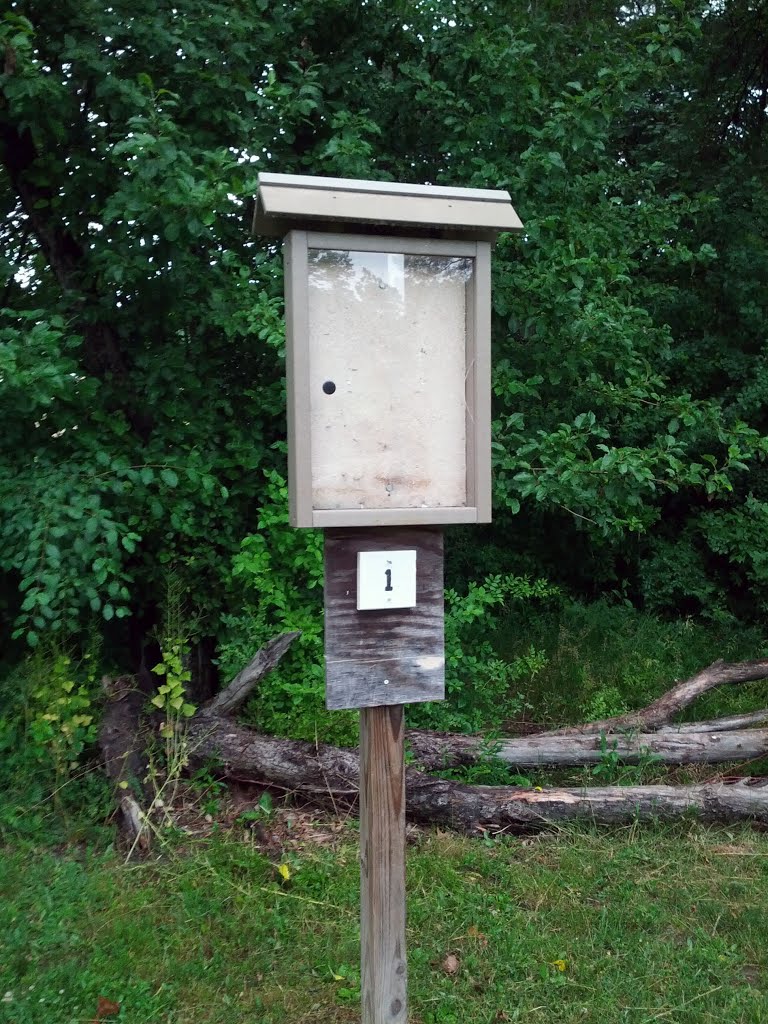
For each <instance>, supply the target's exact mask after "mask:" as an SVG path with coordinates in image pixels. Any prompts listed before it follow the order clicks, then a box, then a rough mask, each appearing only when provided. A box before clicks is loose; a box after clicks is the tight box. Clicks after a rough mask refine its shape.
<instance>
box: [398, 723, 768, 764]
mask: <svg viewBox="0 0 768 1024" xmlns="http://www.w3.org/2000/svg"><path fill="white" fill-rule="evenodd" d="M406 739H407V742H408V746H409V749H410V750H411V752H412V753H413V755H414V756H415V758H416V760H417V761H418V763H419V764H420V765H421V766H422V767H423V768H424V769H426V770H427V771H439V770H440V769H442V768H449V767H450V768H454V767H458V766H460V765H469V764H474V763H475V762H476V761H478V760H479V759H480V758H481V757H482V756H483V754H484V752H486V751H489V750H490V751H491V752H492V754H493V756H494V757H495V758H497V759H498V760H499V761H504V762H505V763H506V764H510V765H517V766H518V767H520V768H530V767H536V766H542V765H585V764H598V763H599V761H600V760H601V759H602V758H603V757H604V756H605V754H604V751H607V752H610V753H613V752H615V753H616V754H618V755H619V756H620V757H621V759H622V761H624V762H625V763H626V764H638V763H639V762H640V761H642V760H643V759H644V758H647V757H649V756H652V757H654V758H657V759H658V760H659V762H660V763H662V764H716V763H718V762H722V761H751V760H752V759H753V758H756V757H763V756H765V755H768V729H740V730H723V731H718V730H713V731H711V732H699V731H698V730H695V731H694V730H690V731H685V732H682V731H680V732H673V731H671V730H669V731H665V732H661V733H653V732H649V733H629V734H626V733H616V734H609V735H607V736H590V735H586V736H585V735H576V736H562V735H560V734H559V733H540V734H538V735H533V736H518V737H509V738H506V737H504V738H502V739H500V740H498V741H497V742H496V743H495V744H492V745H490V746H489V745H488V744H487V743H486V742H485V741H484V740H483V739H482V737H477V736H459V735H453V734H445V735H441V734H438V733H428V732H422V731H417V730H413V731H410V732H408V733H407V734H406Z"/></svg>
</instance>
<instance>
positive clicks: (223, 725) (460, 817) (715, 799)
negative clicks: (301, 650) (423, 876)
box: [187, 673, 768, 831]
mask: <svg viewBox="0 0 768 1024" xmlns="http://www.w3.org/2000/svg"><path fill="white" fill-rule="evenodd" d="M241 676H242V673H241ZM241 676H238V678H237V679H236V680H235V681H234V682H233V683H232V684H230V687H227V689H226V690H225V691H223V693H222V694H220V695H219V697H218V698H215V699H214V701H211V702H209V704H208V705H206V706H205V707H203V708H202V710H201V711H200V712H199V713H198V715H196V716H195V718H193V719H192V720H191V721H190V722H189V724H188V726H187V729H188V731H187V742H188V744H189V748H188V756H189V761H190V765H191V766H192V767H194V766H195V765H202V764H206V763H207V764H210V763H211V760H212V759H213V760H215V761H217V762H218V763H219V764H220V765H221V767H222V771H223V773H224V774H225V775H226V776H227V777H229V778H233V779H238V780H241V781H248V782H255V783H260V784H262V785H268V786H272V787H277V788H279V789H281V790H283V791H285V792H288V793H295V794H301V795H304V796H308V797H310V798H311V799H312V800H313V801H315V802H319V803H322V804H325V805H329V806H332V807H333V808H335V809H338V808H339V806H342V807H345V808H347V807H353V806H355V805H356V803H357V797H358V773H359V760H358V755H357V753H356V752H355V751H352V750H344V749H340V748H337V747H333V746H330V745H328V744H322V743H315V744H313V743H306V742H300V741H296V740H285V739H278V738H276V737H272V736H262V735H259V734H257V733H255V732H253V730H251V729H248V728H246V727H245V726H242V725H240V724H238V723H237V722H235V721H233V720H232V717H231V716H232V715H233V713H234V712H235V711H236V709H237V707H238V706H239V705H240V703H242V701H243V700H245V698H246V697H247V695H248V693H249V691H250V689H251V688H252V686H253V685H255V681H256V680H255V679H253V680H251V681H249V682H248V683H247V684H244V683H243V680H242V678H241ZM222 707H224V708H226V713H225V714H222V713H220V709H221V708H222ZM754 731H756V732H761V730H754ZM419 735H421V736H422V737H424V736H427V737H430V734H414V739H416V740H418V736H419ZM718 737H719V741H720V742H722V741H724V740H727V739H729V738H730V736H729V733H728V732H727V731H724V732H723V733H722V734H718ZM430 738H431V740H432V741H433V742H434V739H435V737H434V736H431V737H430ZM552 738H554V737H553V736H540V737H538V739H540V740H542V741H545V740H549V739H552ZM669 738H670V737H667V739H669ZM441 739H442V740H443V741H444V740H445V737H442V738H441ZM453 739H458V740H461V743H462V744H463V747H464V749H467V748H471V743H472V738H471V737H458V738H457V737H453ZM532 739H536V737H527V738H526V742H530V741H531V740H532ZM559 739H560V742H561V743H563V744H567V743H573V738H568V737H560V738H559ZM620 739H622V740H628V741H629V739H630V738H628V737H620ZM582 740H585V741H586V742H587V743H591V745H592V752H593V753H594V751H595V745H596V742H597V741H596V740H595V739H594V738H588V737H582ZM686 740H688V741H694V742H698V743H701V737H700V736H699V737H695V736H684V737H683V739H682V740H681V739H680V737H678V738H677V741H678V742H685V741H686ZM474 742H475V744H478V743H479V741H478V740H477V739H476V738H475V739H474ZM510 742H511V741H510ZM597 752H598V754H600V751H599V744H598V751H597ZM406 811H407V813H408V815H409V816H410V817H411V818H412V819H415V820H419V821H428V822H436V823H441V824H445V825H449V826H450V827H452V828H460V829H464V830H473V829H478V828H480V829H495V830H505V829H508V830H510V831H534V830H537V829H541V828H544V827H546V826H547V825H548V824H551V823H556V822H565V821H573V820H583V819H586V820H589V821H594V822H599V823H604V824H609V823H617V822H625V821H632V820H640V821H648V820H655V819H665V820H668V819H674V818H678V817H681V816H684V815H689V814H696V815H698V816H699V817H701V818H702V819H703V820H706V821H727V822H731V821H739V820H745V819H755V820H760V821H768V780H762V779H758V780H750V779H748V780H732V781H724V782H720V783H717V784H704V785H698V786H636V787H624V786H603V787H584V788H556V789H547V790H541V789H539V788H538V787H519V786H500V787H491V786H469V785H465V784H463V783H458V782H454V781H451V780H447V779H436V778H433V777H431V776H429V775H426V774H425V773H424V772H422V771H417V770H416V769H415V768H408V769H407V771H406Z"/></svg>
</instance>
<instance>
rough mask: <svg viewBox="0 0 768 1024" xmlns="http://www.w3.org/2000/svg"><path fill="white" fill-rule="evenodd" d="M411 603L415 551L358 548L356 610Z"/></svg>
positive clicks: (369, 609)
mask: <svg viewBox="0 0 768 1024" xmlns="http://www.w3.org/2000/svg"><path fill="white" fill-rule="evenodd" d="M415 607H416V552H415V551H358V553H357V610H358V611H373V610H375V609H386V608H415Z"/></svg>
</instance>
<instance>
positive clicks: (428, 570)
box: [325, 527, 445, 709]
mask: <svg viewBox="0 0 768 1024" xmlns="http://www.w3.org/2000/svg"><path fill="white" fill-rule="evenodd" d="M397 549H415V550H416V606H415V608H398V609H393V610H389V609H388V610H385V611H358V610H357V554H358V552H359V551H390V550H397ZM385 584H386V580H385V579H384V577H382V588H383V587H384V586H385ZM443 620H444V600H443V534H442V531H441V530H439V529H430V528H428V527H393V528H388V527H381V528H373V529H338V530H327V531H326V533H325V682H326V694H325V702H326V706H327V707H328V708H331V709H339V708H366V707H376V706H378V705H383V704H413V703H419V702H422V701H427V700H442V699H443V697H444V696H445V648H444V629H443Z"/></svg>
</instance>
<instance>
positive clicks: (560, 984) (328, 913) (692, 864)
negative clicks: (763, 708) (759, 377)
mask: <svg viewBox="0 0 768 1024" xmlns="http://www.w3.org/2000/svg"><path fill="white" fill-rule="evenodd" d="M275 813H276V814H277V815H282V816H285V817H284V819H283V824H286V825H287V826H289V827H287V829H286V830H285V831H284V836H285V837H286V838H284V840H283V841H281V844H280V846H279V848H271V849H270V852H269V855H266V854H265V853H264V852H263V851H262V850H259V849H258V848H257V847H256V846H255V844H254V838H253V834H252V833H247V832H244V831H243V829H242V828H239V827H238V828H237V829H235V830H233V831H232V832H230V833H229V834H228V835H222V836H219V837H216V836H214V837H213V838H208V839H202V840H197V841H195V842H194V843H191V844H188V845H184V846H182V847H179V848H178V849H177V850H176V851H175V852H174V853H169V854H165V855H164V856H163V857H162V858H161V859H159V860H156V861H153V862H148V863H147V862H145V863H143V864H140V865H128V866H126V865H125V864H124V863H123V862H122V860H121V859H120V858H119V857H118V856H117V855H116V854H115V853H114V852H111V851H107V852H103V851H101V852H94V851H92V850H89V849H86V848H77V847H75V848H64V849H62V850H60V851H58V852H51V851H45V852H44V851H37V850H34V849H32V848H28V847H23V846H19V845H15V846H7V847H5V848H4V849H2V850H0V1020H7V1021H9V1022H13V1024H74V1022H78V1024H88V1022H91V1021H93V1020H95V1019H96V1018H97V1008H98V1001H99V997H102V998H103V999H107V1000H109V1001H110V1002H112V1003H114V1004H119V1006H120V1011H119V1016H113V1017H110V1016H106V1014H107V1012H108V1011H109V1010H113V1011H114V1010H115V1009H116V1008H115V1007H114V1006H112V1007H109V1006H106V1004H104V1003H102V1008H101V1016H102V1017H103V1018H104V1019H106V1020H115V1021H124V1022H131V1024H165V1022H168V1024H170V1022H173V1024H240V1022H242V1024H245V1022H246V1021H247V1022H248V1024H256V1022H258V1024H288V1022H290V1024H310V1022H313V1024H340V1022H352V1021H358V1020H359V990H358V924H357V915H358V866H357V845H356V830H355V826H354V824H353V823H348V824H344V825H338V824H336V825H334V824H333V823H332V822H329V821H322V820H318V821H317V822H316V823H315V822H311V821H310V820H309V819H302V820H299V819H297V818H295V817H291V816H290V815H288V812H285V811H282V810H281V811H278V812H275ZM291 828H295V832H296V838H295V839H292V838H291ZM412 838H413V841H412V842H411V843H410V844H409V848H408V888H409V896H408V911H409V917H408V942H409V972H410V974H409V977H410V1006H411V1016H410V1020H411V1021H412V1022H413V1024H492V1022H504V1021H518V1020H519V1021H525V1022H526V1024H536V1022H551V1024H555V1022H557V1024H571V1022H574V1024H575V1022H577V1021H578V1022H579V1024H589V1022H594V1024H598V1022H599V1024H612V1022H622V1024H624V1022H626V1024H646V1022H648V1024H650V1022H653V1021H665V1022H670V1024H686V1022H691V1024H693V1022H696V1024H707V1022H712V1024H715V1022H717V1024H722V1022H727V1024H739V1022H743V1024H763V1022H764V1021H766V1020H768V913H766V903H767V899H766V890H767V889H768V836H767V835H766V834H764V833H760V832H757V831H753V830H750V829H748V828H738V829H724V828H718V829H715V828H704V827H703V826H700V825H699V824H697V823H695V822H692V823H687V824H685V825H684V826H683V825H681V826H676V827H674V828H666V827H663V826H656V827H653V828H639V827H634V826H633V827H631V828H627V829H624V830H619V831H597V830H591V829H582V830H574V831H567V832H566V831H563V832H558V833H555V834H551V833H550V834H549V835H545V836H542V837H537V838H533V839H527V840H521V839H516V838H503V839H500V840H488V839H486V840H484V839H483V838H471V839H470V838H464V837H459V836H456V835H452V834H441V833H437V832H434V831H428V830H427V831H423V832H418V833H416V834H415V836H414V837H412ZM281 865H287V869H288V871H289V872H290V878H288V879H287V880H284V879H283V878H282V877H281V874H280V872H279V870H278V869H279V867H280V866H281ZM283 873H287V872H286V871H285V868H284V871H283Z"/></svg>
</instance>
